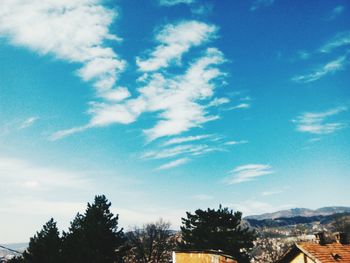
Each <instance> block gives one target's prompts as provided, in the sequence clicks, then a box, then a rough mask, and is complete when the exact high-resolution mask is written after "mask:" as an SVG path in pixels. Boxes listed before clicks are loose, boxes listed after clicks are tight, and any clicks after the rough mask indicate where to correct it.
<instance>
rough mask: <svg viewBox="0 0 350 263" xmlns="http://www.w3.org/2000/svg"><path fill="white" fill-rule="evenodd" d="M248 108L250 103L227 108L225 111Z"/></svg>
mask: <svg viewBox="0 0 350 263" xmlns="http://www.w3.org/2000/svg"><path fill="white" fill-rule="evenodd" d="M249 108H250V103H240V104H238V105H236V106H233V107H230V108H227V109H225V110H238V109H249Z"/></svg>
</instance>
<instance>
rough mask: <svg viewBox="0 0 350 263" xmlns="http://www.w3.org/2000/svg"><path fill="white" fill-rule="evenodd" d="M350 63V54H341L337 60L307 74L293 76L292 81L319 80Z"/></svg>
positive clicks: (307, 81)
mask: <svg viewBox="0 0 350 263" xmlns="http://www.w3.org/2000/svg"><path fill="white" fill-rule="evenodd" d="M347 64H349V61H348V55H344V56H340V57H338V58H337V59H335V60H332V61H330V62H328V63H327V64H325V65H323V66H322V67H320V68H318V69H316V70H314V71H313V72H311V73H309V74H305V75H297V76H295V77H293V78H292V81H295V82H298V83H310V82H314V81H316V80H319V79H321V78H323V77H325V76H327V75H331V74H334V73H336V72H338V71H341V70H343V69H344V68H345V66H346V65H347Z"/></svg>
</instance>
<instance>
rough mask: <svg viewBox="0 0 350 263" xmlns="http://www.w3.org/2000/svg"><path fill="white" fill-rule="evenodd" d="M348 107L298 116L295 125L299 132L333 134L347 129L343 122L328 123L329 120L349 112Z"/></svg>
mask: <svg viewBox="0 0 350 263" xmlns="http://www.w3.org/2000/svg"><path fill="white" fill-rule="evenodd" d="M347 110H348V109H347V107H344V106H342V107H336V108H332V109H329V110H327V111H324V112H305V113H303V114H301V115H300V116H298V117H297V118H296V119H295V120H293V122H294V123H296V125H297V130H298V131H300V132H307V133H311V134H320V135H321V134H331V133H334V132H336V131H338V130H340V129H343V128H345V127H346V124H345V123H342V122H327V119H328V118H330V117H332V116H335V115H337V114H339V113H341V112H344V111H347Z"/></svg>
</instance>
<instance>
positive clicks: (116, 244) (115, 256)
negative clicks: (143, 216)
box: [63, 195, 125, 263]
mask: <svg viewBox="0 0 350 263" xmlns="http://www.w3.org/2000/svg"><path fill="white" fill-rule="evenodd" d="M110 206H111V203H110V202H108V200H107V198H106V197H105V196H104V195H101V196H96V197H95V200H94V203H93V204H90V203H88V207H87V209H86V211H85V213H84V215H80V214H78V215H77V216H76V218H75V219H74V220H73V222H72V223H71V227H70V229H69V232H68V233H64V245H63V248H64V249H63V252H64V253H63V254H64V260H65V262H75V263H80V262H81V263H90V262H91V263H114V262H119V261H120V260H121V258H122V253H121V248H122V246H123V244H124V243H125V237H124V233H123V229H120V230H118V215H116V216H114V215H113V213H111V211H110Z"/></svg>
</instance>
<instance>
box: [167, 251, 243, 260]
mask: <svg viewBox="0 0 350 263" xmlns="http://www.w3.org/2000/svg"><path fill="white" fill-rule="evenodd" d="M172 262H173V263H238V262H237V261H236V260H235V259H234V258H233V257H231V256H229V255H225V254H223V253H222V252H220V251H216V250H202V251H200V250H198V251H197V250H190V251H189V250H187V251H180V250H178V251H173V261H172Z"/></svg>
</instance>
